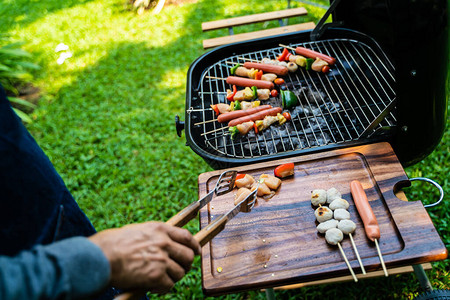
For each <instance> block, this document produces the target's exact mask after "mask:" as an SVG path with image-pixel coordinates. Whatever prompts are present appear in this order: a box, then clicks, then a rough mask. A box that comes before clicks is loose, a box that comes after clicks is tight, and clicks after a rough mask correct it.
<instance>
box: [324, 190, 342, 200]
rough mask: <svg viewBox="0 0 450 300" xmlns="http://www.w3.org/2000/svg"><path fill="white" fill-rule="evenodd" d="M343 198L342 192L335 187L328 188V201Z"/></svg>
mask: <svg viewBox="0 0 450 300" xmlns="http://www.w3.org/2000/svg"><path fill="white" fill-rule="evenodd" d="M339 198H342V195H341V193H340V192H339V191H338V190H337V189H336V188H334V187H332V188H331V189H328V190H327V203H331V202H333V200H335V199H339Z"/></svg>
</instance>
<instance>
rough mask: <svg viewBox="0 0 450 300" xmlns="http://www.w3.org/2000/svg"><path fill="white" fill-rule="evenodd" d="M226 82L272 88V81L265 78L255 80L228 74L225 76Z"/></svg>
mask: <svg viewBox="0 0 450 300" xmlns="http://www.w3.org/2000/svg"><path fill="white" fill-rule="evenodd" d="M227 83H228V84H235V85H237V86H243V87H252V86H256V87H257V88H259V89H269V90H272V89H273V88H274V84H273V82H270V81H265V80H255V79H249V78H243V77H237V76H228V78H227Z"/></svg>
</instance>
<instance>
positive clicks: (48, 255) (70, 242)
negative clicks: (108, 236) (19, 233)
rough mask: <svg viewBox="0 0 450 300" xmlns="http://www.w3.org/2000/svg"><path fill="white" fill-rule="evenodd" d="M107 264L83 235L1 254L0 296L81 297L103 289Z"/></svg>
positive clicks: (102, 255) (31, 297) (98, 251)
mask: <svg viewBox="0 0 450 300" xmlns="http://www.w3.org/2000/svg"><path fill="white" fill-rule="evenodd" d="M109 278H110V266H109V263H108V260H107V259H106V257H105V256H104V254H103V252H102V251H101V249H100V248H99V247H98V246H97V245H95V244H93V243H92V242H90V241H89V240H88V239H87V238H84V237H74V238H70V239H66V240H63V241H60V242H56V243H53V244H50V245H46V246H36V247H34V248H32V249H31V250H27V251H22V252H20V253H19V254H18V255H16V256H14V257H8V256H0V299H9V300H15V299H29V300H32V299H81V298H87V296H88V295H93V294H96V293H97V292H100V291H101V290H103V289H104V288H105V287H106V286H107V284H108V281H109Z"/></svg>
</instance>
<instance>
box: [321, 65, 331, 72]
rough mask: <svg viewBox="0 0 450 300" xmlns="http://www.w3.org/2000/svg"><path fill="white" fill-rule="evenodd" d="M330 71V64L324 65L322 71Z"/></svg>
mask: <svg viewBox="0 0 450 300" xmlns="http://www.w3.org/2000/svg"><path fill="white" fill-rule="evenodd" d="M328 72H330V67H329V66H323V67H322V73H328Z"/></svg>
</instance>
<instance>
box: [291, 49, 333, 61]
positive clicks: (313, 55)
mask: <svg viewBox="0 0 450 300" xmlns="http://www.w3.org/2000/svg"><path fill="white" fill-rule="evenodd" d="M295 53H297V54H298V55H303V56H306V57H309V58H314V59H316V58H317V57H318V58H320V59H321V60H324V61H326V62H327V63H328V64H330V65H334V64H335V63H336V59H335V58H333V57H331V56H328V55H325V54H322V53H319V52H316V51H314V50H311V49H306V48H303V47H297V48H295Z"/></svg>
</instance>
